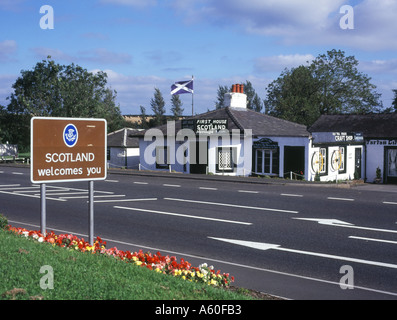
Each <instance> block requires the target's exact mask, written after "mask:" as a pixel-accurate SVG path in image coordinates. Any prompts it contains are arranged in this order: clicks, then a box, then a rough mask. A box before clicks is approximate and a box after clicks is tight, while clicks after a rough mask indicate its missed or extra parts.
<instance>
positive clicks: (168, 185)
mask: <svg viewBox="0 0 397 320" xmlns="http://www.w3.org/2000/svg"><path fill="white" fill-rule="evenodd" d="M163 187H172V188H180V187H181V186H180V185H179V184H166V183H165V184H163Z"/></svg>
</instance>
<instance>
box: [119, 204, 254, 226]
mask: <svg viewBox="0 0 397 320" xmlns="http://www.w3.org/2000/svg"><path fill="white" fill-rule="evenodd" d="M113 208H116V209H123V210H131V211H141V212H150V213H157V214H163V215H169V216H177V217H184V218H191V219H199V220H210V221H216V222H227V223H234V224H243V225H252V223H249V222H241V221H233V220H224V219H216V218H208V217H199V216H192V215H187V214H181V213H174V212H165V211H157V210H147V209H140V208H130V207H119V206H114V207H113Z"/></svg>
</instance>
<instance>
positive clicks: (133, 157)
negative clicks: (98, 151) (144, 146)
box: [107, 147, 140, 169]
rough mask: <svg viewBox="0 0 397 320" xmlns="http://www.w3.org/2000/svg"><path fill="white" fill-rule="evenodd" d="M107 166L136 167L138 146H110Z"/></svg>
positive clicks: (137, 164) (137, 163)
mask: <svg viewBox="0 0 397 320" xmlns="http://www.w3.org/2000/svg"><path fill="white" fill-rule="evenodd" d="M109 149H110V160H108V161H107V162H108V167H109V168H127V169H138V167H139V161H140V159H139V148H118V147H110V148H109Z"/></svg>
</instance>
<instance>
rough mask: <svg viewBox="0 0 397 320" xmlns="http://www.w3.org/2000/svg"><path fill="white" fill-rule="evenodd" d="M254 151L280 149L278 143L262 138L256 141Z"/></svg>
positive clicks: (253, 145)
mask: <svg viewBox="0 0 397 320" xmlns="http://www.w3.org/2000/svg"><path fill="white" fill-rule="evenodd" d="M252 147H253V148H254V149H278V142H275V141H273V140H271V139H269V138H262V139H260V140H257V141H254V142H253V144H252Z"/></svg>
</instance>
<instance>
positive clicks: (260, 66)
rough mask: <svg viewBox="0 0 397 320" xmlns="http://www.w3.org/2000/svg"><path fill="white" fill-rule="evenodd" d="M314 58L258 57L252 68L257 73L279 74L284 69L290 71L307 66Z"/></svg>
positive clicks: (303, 56) (294, 55) (299, 55)
mask: <svg viewBox="0 0 397 320" xmlns="http://www.w3.org/2000/svg"><path fill="white" fill-rule="evenodd" d="M313 59H315V57H314V56H313V55H311V54H303V55H302V54H290V55H278V56H269V57H259V58H257V59H256V60H255V65H254V68H255V70H256V71H258V72H281V71H283V70H284V69H285V68H288V69H291V68H295V67H298V66H300V65H307V63H308V62H309V63H310V62H311V61H312V60H313Z"/></svg>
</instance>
